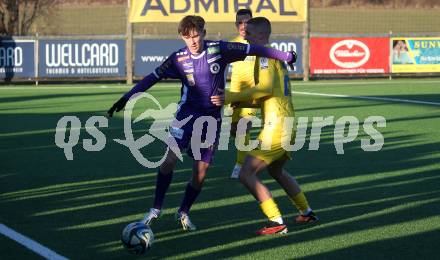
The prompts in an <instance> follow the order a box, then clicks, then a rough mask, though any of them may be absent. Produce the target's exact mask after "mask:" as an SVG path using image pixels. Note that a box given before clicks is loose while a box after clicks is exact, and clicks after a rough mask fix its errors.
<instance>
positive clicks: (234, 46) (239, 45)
mask: <svg viewBox="0 0 440 260" xmlns="http://www.w3.org/2000/svg"><path fill="white" fill-rule="evenodd" d="M227 48H228V50H239V51H244V50H246V45H245V44H242V43H238V42H230V43H228V45H227Z"/></svg>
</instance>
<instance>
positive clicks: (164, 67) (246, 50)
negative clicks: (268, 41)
mask: <svg viewBox="0 0 440 260" xmlns="http://www.w3.org/2000/svg"><path fill="white" fill-rule="evenodd" d="M248 55H249V56H262V57H267V58H272V59H278V60H284V61H291V60H292V59H293V58H292V57H293V56H292V54H291V53H288V52H281V51H278V50H276V49H271V48H266V47H263V46H259V45H252V44H251V45H249V44H243V43H238V42H223V41H204V47H203V51H202V52H201V53H200V54H197V55H194V54H191V53H190V51H189V50H188V48H187V47H185V48H182V49H180V50H178V51H176V52H173V53H172V54H171V55H170V56H169V57H168V59H167V60H166V61H165V62H164V63H162V64H161V65H160V66H159V67H157V68H156V69H155V70H154V72H153V73H151V74H149V75H148V76H146V77H145V78H143V79H142V80H141V81H140V82H139V83H137V84H136V85H135V86H134V87H133V88H132V89H131V90H130V91H129V92H128V93H126V94H125V95H124V97H125V98H127V99H129V98H130V97H131V96H132V95H134V94H135V93H137V92H143V91H146V90H148V89H149V88H150V87H151V86H153V85H154V84H156V83H157V82H159V81H160V80H161V79H166V78H170V79H179V80H180V81H181V82H182V89H181V98H180V103H179V109H178V111H177V113H176V119H175V121H174V122H173V124H172V125H171V130H170V134H171V137H172V138H174V140H175V141H176V144H177V145H178V147H179V148H180V149H181V150H182V149H187V148H190V149H189V151H188V152H189V155H190V156H191V157H192V156H193V155H192V154H193V153H192V151H191V147H190V140H191V137H192V133H193V123H194V122H195V121H196V120H197V118H199V117H202V116H211V117H213V118H215V119H216V125H217V128H216V136H215V142H214V144H213V145H212V147H211V148H202V149H201V151H200V152H201V160H202V161H204V162H207V163H210V162H211V161H212V158H213V156H214V152H215V148H214V147H216V145H217V143H218V139H219V134H220V126H221V107H218V106H215V105H214V104H212V102H211V96H214V95H220V94H222V93H224V89H225V70H226V68H227V65H228V64H229V63H232V62H235V61H239V60H244V58H245V57H246V56H248ZM188 116H192V118H191V119H190V121H189V122H187V123H186V124H185V125H183V126H179V127H176V126H174V123H176V122H179V121H181V120H183V119H185V118H186V117H188ZM202 133H203V134H202V136H203V135H205V134H206V129H202Z"/></svg>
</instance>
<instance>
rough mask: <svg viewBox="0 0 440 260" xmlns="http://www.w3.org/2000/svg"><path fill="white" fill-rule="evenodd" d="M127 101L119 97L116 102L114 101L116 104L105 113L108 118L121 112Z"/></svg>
mask: <svg viewBox="0 0 440 260" xmlns="http://www.w3.org/2000/svg"><path fill="white" fill-rule="evenodd" d="M127 102H128V99H126V98H125V97H121V98H120V99H119V100H118V101H116V103H114V104H113V106H112V107H111V108H110V109H109V110H108V111H107V114H108V116H109V117H112V116H113V113H114V112H115V110H116V112H119V111H121V110H122V109H123V108H124V107H125V104H127Z"/></svg>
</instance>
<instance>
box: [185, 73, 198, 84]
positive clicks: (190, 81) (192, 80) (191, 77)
mask: <svg viewBox="0 0 440 260" xmlns="http://www.w3.org/2000/svg"><path fill="white" fill-rule="evenodd" d="M186 79H187V80H188V84H189V85H190V86H191V87H193V86H195V85H196V82H195V80H194V74H186Z"/></svg>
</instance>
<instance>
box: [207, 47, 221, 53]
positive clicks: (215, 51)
mask: <svg viewBox="0 0 440 260" xmlns="http://www.w3.org/2000/svg"><path fill="white" fill-rule="evenodd" d="M219 52H220V48H219V47H218V46H217V47H209V48H208V54H216V53H219Z"/></svg>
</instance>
